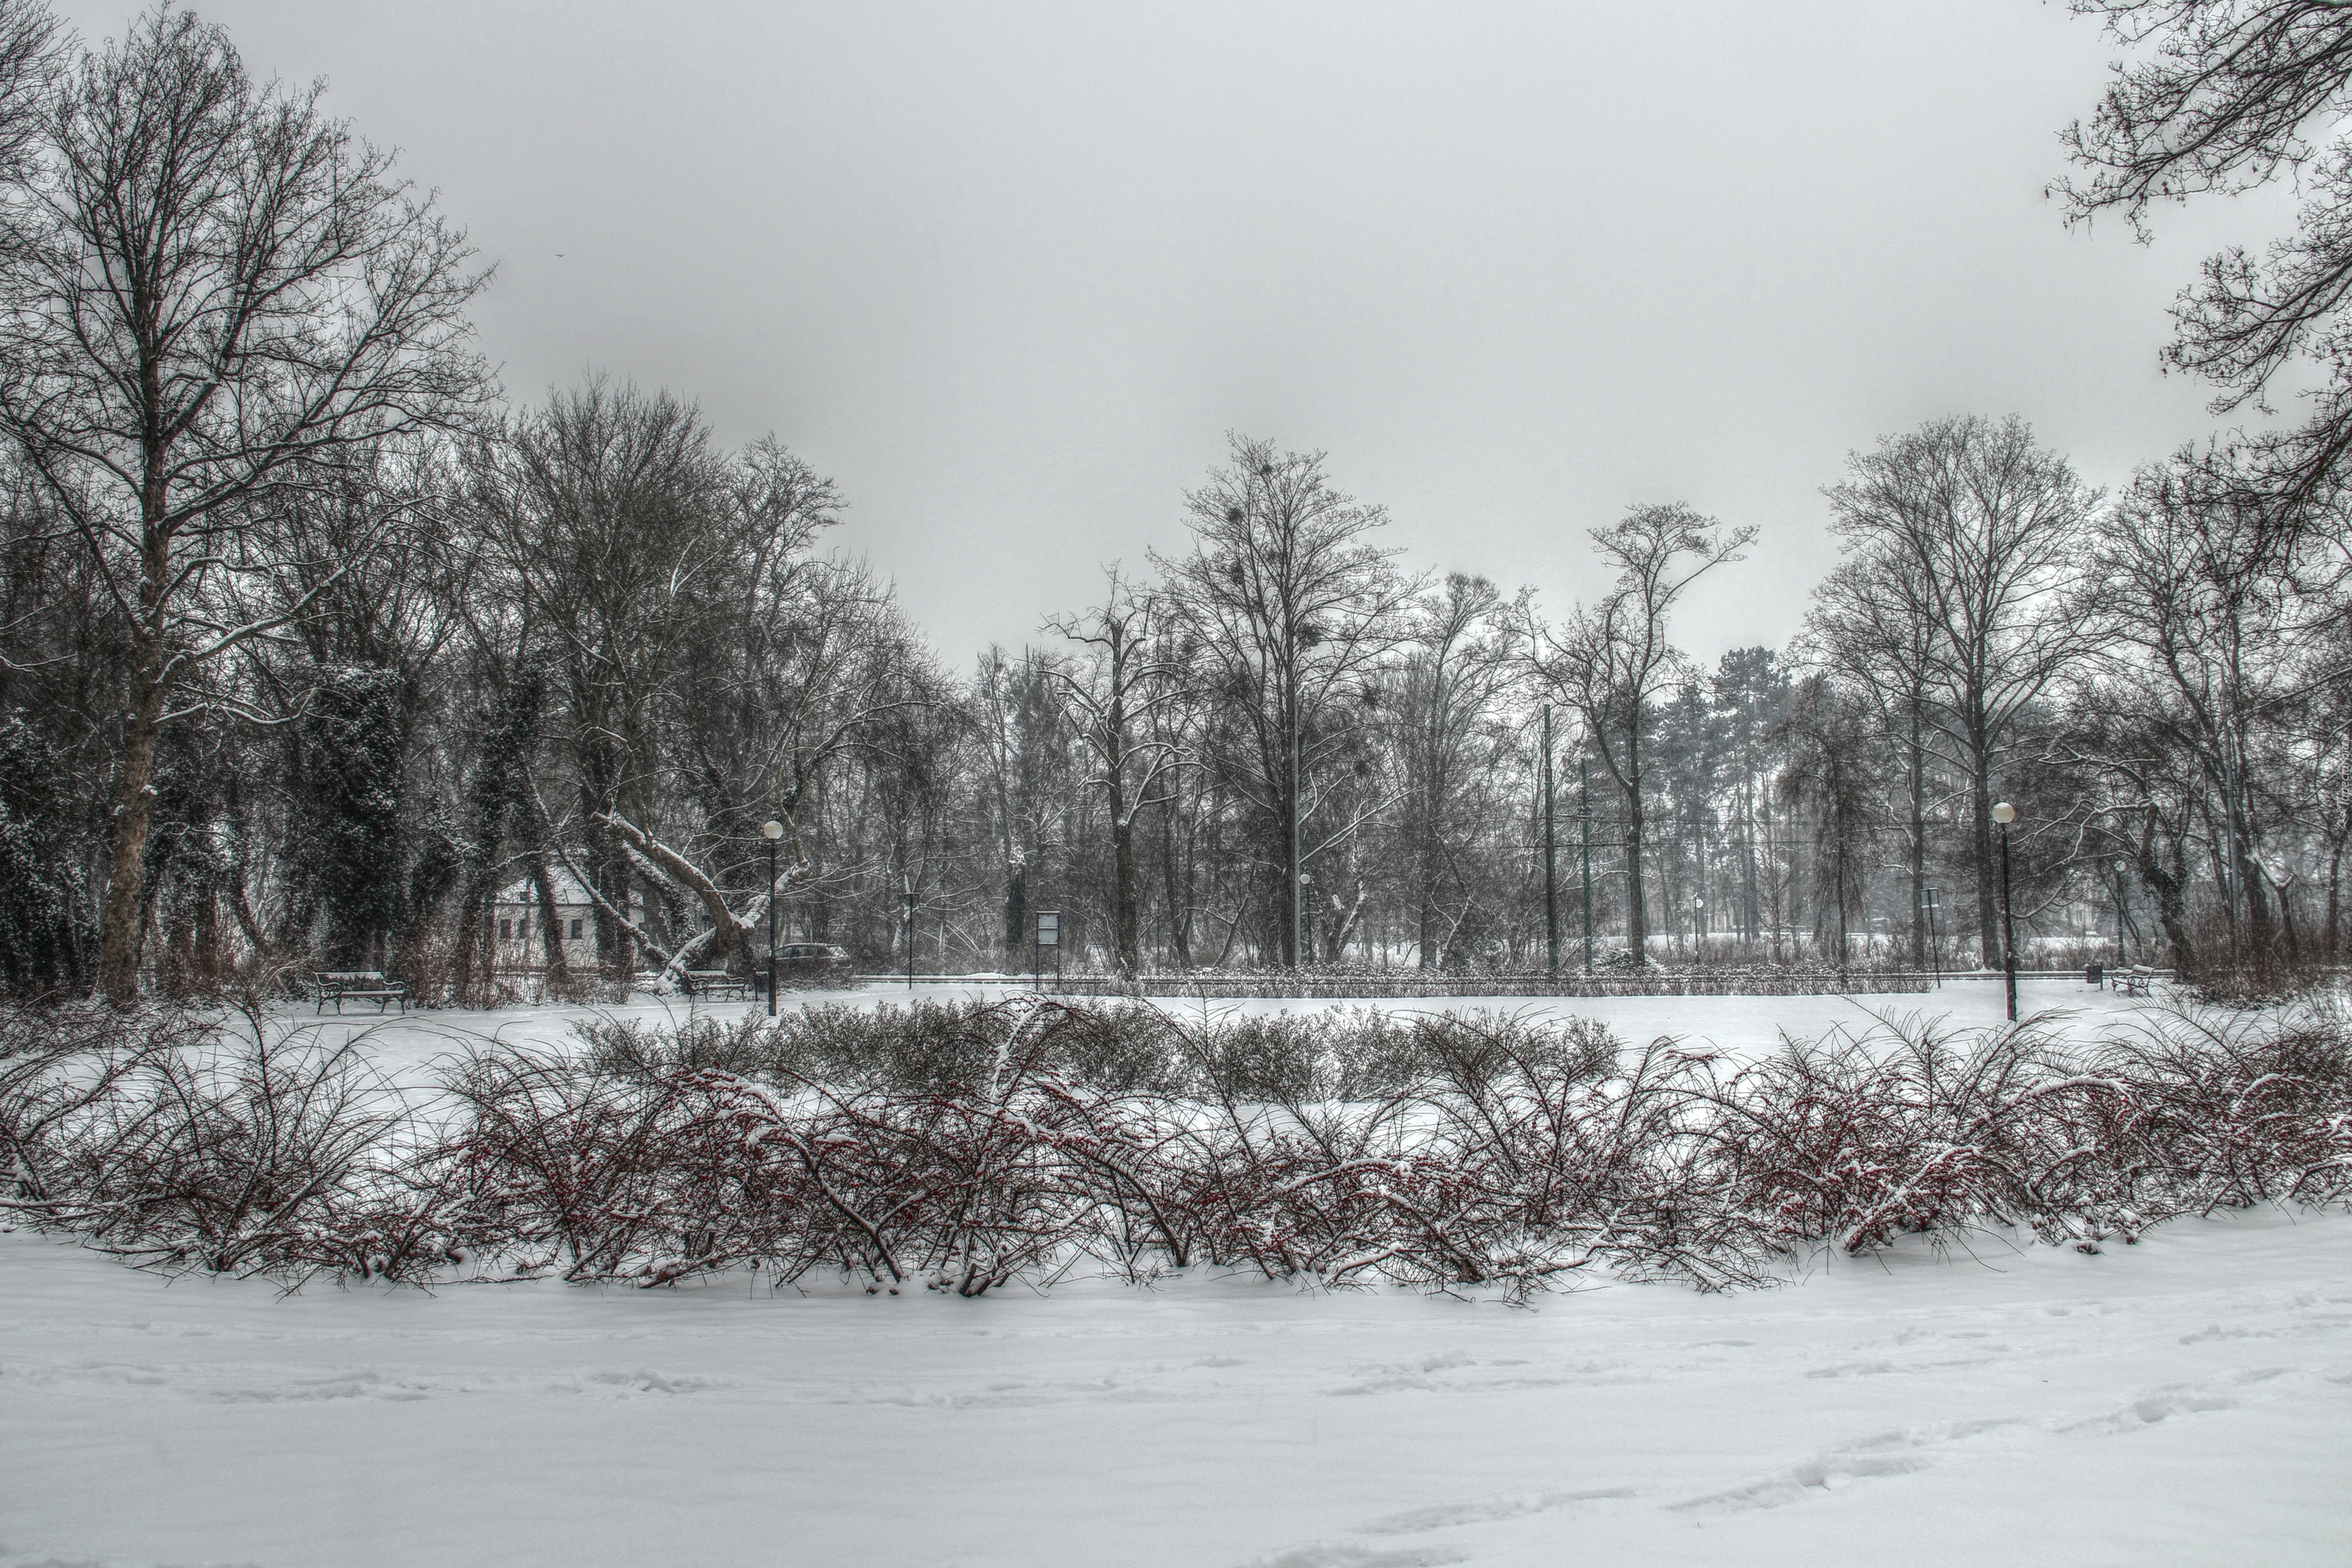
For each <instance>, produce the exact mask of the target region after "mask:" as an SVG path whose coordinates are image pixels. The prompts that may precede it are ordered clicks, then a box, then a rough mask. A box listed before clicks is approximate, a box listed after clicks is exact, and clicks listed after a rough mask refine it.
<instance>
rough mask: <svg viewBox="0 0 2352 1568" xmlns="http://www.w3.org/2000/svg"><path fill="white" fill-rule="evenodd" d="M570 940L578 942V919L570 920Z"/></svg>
mask: <svg viewBox="0 0 2352 1568" xmlns="http://www.w3.org/2000/svg"><path fill="white" fill-rule="evenodd" d="M579 940H580V922H579V921H572V941H574V942H578V941H579Z"/></svg>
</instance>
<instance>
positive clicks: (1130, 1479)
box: [0, 1213, 2352, 1568]
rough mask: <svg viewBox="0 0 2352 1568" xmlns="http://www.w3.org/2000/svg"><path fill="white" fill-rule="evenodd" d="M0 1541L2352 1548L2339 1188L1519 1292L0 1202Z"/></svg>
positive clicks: (1928, 1550)
mask: <svg viewBox="0 0 2352 1568" xmlns="http://www.w3.org/2000/svg"><path fill="white" fill-rule="evenodd" d="M0 1346H5V1349H4V1350H0V1357H5V1361H0V1390H5V1394H0V1451H5V1453H6V1454H7V1455H8V1461H7V1463H6V1465H5V1467H0V1519H5V1525H0V1564H5V1565H6V1568H32V1565H33V1564H37V1563H47V1564H65V1563H74V1564H89V1565H92V1568H96V1565H101V1564H103V1565H108V1568H112V1565H117V1564H131V1563H142V1564H143V1563H256V1564H269V1565H281V1564H283V1565H294V1564H311V1563H344V1564H352V1565H355V1568H364V1565H372V1564H393V1563H402V1564H407V1563H448V1564H471V1563H482V1564H493V1563H496V1564H536V1563H549V1564H554V1563H564V1564H577V1563H620V1562H641V1563H720V1562H746V1561H783V1562H791V1563H866V1564H877V1565H894V1564H902V1563H903V1564H926V1565H946V1564H957V1565H961V1568H983V1565H999V1564H1002V1565H1006V1568H1011V1565H1014V1564H1021V1565H1052V1564H1064V1563H1066V1564H1073V1565H1076V1564H1106V1563H1121V1564H1158V1563H1166V1564H1185V1565H1200V1564H1206V1565H1210V1568H1216V1565H1220V1564H1232V1565H1235V1568H1238V1565H1242V1564H1257V1565H1261V1568H1276V1565H1279V1568H1371V1565H1375V1564H1390V1565H1402V1564H1422V1563H1490V1564H1517V1563H1528V1564H1534V1563H1544V1564H1560V1563H1643V1564H1645V1565H1647V1564H1671V1563H1740V1564H1762V1565H1769V1564H1780V1563H1789V1564H1798V1563H1803V1564H1808V1565H1812V1564H1819V1563H1912V1564H1940V1563H2064V1564H2100V1563H2117V1564H2122V1563H2132V1564H2147V1563H2166V1564H2199V1563H2216V1564H2219V1563H2247V1562H2261V1563H2265V1564H2269V1565H2286V1564H2298V1563H2330V1564H2334V1563H2344V1562H2347V1561H2352V1507H2347V1502H2352V1486H2348V1485H2347V1482H2352V1218H2347V1217H2345V1216H2336V1215H2326V1216H2316V1217H2315V1216H2302V1217H2299V1218H2297V1217H2292V1216H2288V1215H2280V1214H2275V1213H2256V1214H2248V1215H2233V1216H2230V1217H2226V1218H2221V1219H2216V1220H2209V1221H2196V1222H2189V1223H2182V1224H2177V1225H2173V1226H2166V1227H2163V1228H2161V1229H2159V1230H2158V1232H2157V1233H2156V1234H2154V1235H2153V1236H2151V1237H2149V1238H2148V1239H2147V1241H2146V1242H2144V1243H2142V1244H2141V1245H2140V1246H2139V1247H2134V1248H2129V1249H2121V1248H2118V1249H2115V1250H2112V1251H2110V1252H2109V1253H2107V1254H2105V1255H2103V1256H2100V1257H2095V1258H2092V1257H2084V1256H2080V1255H2077V1254H2074V1253H2072V1252H2065V1251H2058V1250H2053V1249H2050V1248H2046V1247H2029V1248H2025V1249H2022V1250H2016V1249H2012V1248H2011V1247H2008V1246H2007V1245H2005V1244H2004V1243H2002V1242H2000V1241H1998V1240H1986V1241H1983V1242H1982V1243H1980V1245H1979V1246H1978V1247H1977V1248H1976V1256H1975V1257H1973V1258H1971V1257H1969V1256H1967V1255H1964V1254H1959V1253H1955V1254H1953V1255H1952V1256H1951V1257H1949V1258H1944V1259H1938V1258H1937V1257H1935V1256H1934V1255H1933V1254H1932V1253H1931V1252H1930V1251H1929V1250H1928V1249H1927V1248H1926V1247H1916V1246H1915V1247H1905V1248H1901V1249H1898V1250H1897V1251H1895V1253H1894V1254H1892V1255H1891V1256H1888V1257H1885V1258H1883V1259H1876V1258H1874V1259H1870V1260H1865V1261H1862V1262H1854V1261H1850V1260H1836V1261H1824V1262H1818V1263H1816V1264H1815V1265H1814V1266H1812V1267H1811V1268H1809V1269H1808V1270H1806V1271H1805V1272H1804V1273H1803V1274H1802V1275H1801V1277H1800V1278H1797V1279H1794V1280H1793V1281H1792V1282H1791V1283H1790V1284H1788V1285H1787V1286H1785V1287H1784V1288H1781V1289H1773V1290H1768V1291H1763V1292H1759V1293H1750V1294H1745V1295H1738V1296H1714V1297H1707V1296H1700V1295H1696V1294H1694V1293H1691V1292H1688V1291H1685V1290H1680V1289H1675V1288H1672V1287H1665V1286H1618V1287H1614V1288H1605V1289H1593V1290H1590V1291H1585V1292H1581V1293H1578V1294H1574V1295H1568V1296H1561V1297H1556V1298H1552V1299H1549V1300H1546V1301H1544V1302H1543V1303H1541V1304H1540V1305H1539V1306H1538V1307H1537V1308H1536V1309H1534V1310H1513V1309H1510V1308H1507V1307H1504V1306H1501V1305H1498V1304H1496V1303H1493V1302H1486V1301H1462V1300H1449V1299H1443V1298H1424V1297H1416V1296H1411V1295H1404V1294H1400V1293H1392V1292H1385V1291H1375V1292H1365V1293H1339V1294H1325V1293H1318V1292H1314V1291H1302V1290H1298V1289H1292V1288H1289V1287H1285V1286H1272V1285H1267V1284H1264V1283H1260V1282H1255V1281H1248V1280H1244V1279H1231V1278H1226V1279H1188V1280H1180V1281H1174V1282H1171V1283H1169V1284H1167V1285H1164V1286H1162V1287H1161V1288H1160V1289H1152V1290H1144V1289H1131V1288H1125V1287H1118V1286H1113V1285H1109V1284H1104V1283H1096V1282H1077V1283H1073V1284H1069V1285H1066V1286H1064V1287H1063V1288H1061V1289H1056V1290H1055V1291H1054V1292H1053V1293H1052V1294H1051V1295H1049V1296H1043V1297H1039V1296H1021V1295H1014V1296H1002V1297H1000V1296H990V1297H987V1298H983V1299H982V1300H978V1301H971V1300H956V1299H951V1298H945V1297H939V1296H929V1295H909V1296H902V1297H896V1298H893V1297H887V1296H874V1297H869V1296H866V1295H864V1294H858V1293H834V1294H815V1295H811V1296H805V1297H803V1296H801V1295H799V1294H797V1293H794V1292H789V1291H788V1292H784V1293H782V1294H772V1293H770V1292H769V1291H768V1290H766V1289H764V1288H757V1287H754V1286H752V1285H751V1283H750V1282H749V1280H747V1279H744V1278H741V1277H737V1278H734V1279H728V1280H725V1281H721V1282H719V1283H716V1284H713V1285H710V1286H708V1287H705V1288H700V1289H679V1290H667V1291H634V1290H625V1289H609V1290H608V1289H581V1288H571V1287H565V1286H562V1285H560V1284H555V1283H550V1282H540V1283H533V1284H529V1285H523V1286H503V1287H471V1288H455V1289H446V1290H445V1291H443V1292H441V1293H439V1294H434V1295H428V1294H425V1293H423V1292H418V1291H409V1290H397V1289H352V1290H338V1289H331V1288H323V1289H322V1288H313V1289H309V1290H306V1291H303V1292H301V1293H299V1294H297V1295H294V1296H291V1297H286V1296H281V1295H279V1294H278V1292H277V1291H276V1290H275V1289H272V1288H270V1287H268V1286H266V1285H263V1284H260V1283H257V1282H238V1281H231V1280H216V1279H182V1280H179V1281H177V1282H173V1283H168V1284H167V1283H166V1282H165V1281H163V1280H161V1279H156V1278H154V1277H152V1276H148V1275H144V1274H140V1273H137V1272H134V1271H132V1270H130V1269H126V1268H121V1267H119V1266H118V1265H115V1264H113V1263H111V1262H110V1261H108V1260H107V1259H105V1258H100V1257H98V1256H96V1255H94V1254H91V1253H89V1252H86V1251H82V1250H79V1249H78V1248H76V1247H72V1246H70V1245H68V1244H66V1243H62V1242H58V1241H54V1240H48V1239H44V1238H39V1237H33V1236H30V1235H27V1234H22V1233H19V1234H16V1235H10V1236H5V1237H0Z"/></svg>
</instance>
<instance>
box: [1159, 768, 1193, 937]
mask: <svg viewBox="0 0 2352 1568" xmlns="http://www.w3.org/2000/svg"><path fill="white" fill-rule="evenodd" d="M1160 881H1161V883H1162V885H1163V886H1164V887H1165V889H1166V890H1167V898H1168V948H1169V958H1170V961H1171V963H1174V964H1175V965H1176V967H1177V968H1179V969H1190V968H1192V900H1189V899H1185V898H1182V897H1181V896H1180V889H1181V888H1182V885H1183V882H1182V878H1181V874H1180V871H1179V868H1178V864H1177V855H1176V795H1175V791H1174V787H1173V786H1172V785H1171V787H1170V791H1169V794H1168V796H1167V798H1166V799H1164V800H1162V801H1161V802H1160Z"/></svg>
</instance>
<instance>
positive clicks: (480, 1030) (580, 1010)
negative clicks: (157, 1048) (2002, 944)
mask: <svg viewBox="0 0 2352 1568" xmlns="http://www.w3.org/2000/svg"><path fill="white" fill-rule="evenodd" d="M1026 990H1027V987H1026V986H1015V985H945V984H924V985H922V986H920V987H919V988H918V989H915V990H912V991H910V990H908V988H907V987H905V986H903V985H887V984H877V985H873V986H869V987H866V988H862V989H859V990H855V991H811V992H798V993H793V994H791V995H789V996H787V997H785V998H784V1005H785V1006H787V1007H793V1006H822V1005H832V1004H845V1005H851V1006H861V1007H874V1006H881V1005H892V1006H903V1005H906V1004H907V1002H908V1000H909V999H912V1000H916V1001H943V1000H948V999H950V998H967V997H971V998H982V999H992V998H995V997H1001V996H1008V995H1014V994H1020V993H1023V992H1025V991H1026ZM1074 1000H1079V1001H1084V1000H1086V998H1075V999H1074ZM2158 1001H2159V1002H2160V1001H2161V998H2160V997H2159V998H2158ZM1158 1002H1159V1005H1160V1006H1163V1007H1166V1008H1168V1009H1169V1010H1170V1011H1171V1012H1173V1013H1175V1014H1177V1015H1178V1016H1184V1017H1198V1016H1202V1009H1203V1007H1204V1006H1205V1008H1206V1009H1207V1013H1208V1016H1213V1017H1223V1016H1232V1015H1235V1014H1242V1013H1280V1012H1318V1011H1320V1010H1322V1009H1324V1008H1326V1007H1335V1006H1371V1007H1383V1008H1386V1009H1388V1010H1389V1011H1391V1012H1393V1013H1432V1012H1447V1011H1467V1010H1469V1009H1472V1008H1477V1007H1493V1008H1498V1009H1501V1010H1502V1011H1505V1012H1509V1013H1521V1014H1525V1015H1527V1016H1531V1017H1532V1016H1587V1017H1603V1018H1606V1019H1608V1020H1609V1024H1610V1026H1611V1027H1612V1028H1613V1029H1614V1030H1615V1031H1616V1032H1617V1034H1618V1035H1619V1036H1620V1037H1622V1038H1623V1039H1624V1040H1625V1041H1626V1042H1627V1043H1628V1044H1634V1045H1639V1044H1643V1043H1646V1042H1647V1041H1649V1040H1650V1039H1652V1038H1654V1037H1657V1036H1659V1035H1672V1036H1675V1037H1677V1038H1679V1039H1681V1040H1683V1041H1684V1042H1685V1043H1686V1044H1688V1045H1691V1046H1694V1047H1697V1046H1711V1047H1714V1048H1716V1049H1717V1050H1720V1051H1723V1052H1725V1053H1727V1055H1730V1056H1732V1057H1735V1058H1748V1057H1751V1056H1755V1055H1757V1054H1759V1053H1761V1052H1764V1051H1767V1050H1769V1049H1770V1048H1771V1047H1773V1046H1774V1045H1776V1044H1778V1043H1779V1041H1780V1034H1781V1032H1782V1031H1786V1032H1787V1033H1789V1034H1790V1035H1793V1036H1796V1037H1800V1038H1802V1037H1810V1036H1817V1035H1822V1034H1826V1033H1827V1032H1828V1031H1830V1030H1832V1029H1834V1028H1844V1029H1849V1030H1856V1031H1859V1030H1862V1029H1865V1028H1867V1027H1869V1026H1870V1025H1871V1022H1872V1020H1873V1019H1874V1017H1878V1016H1885V1017H1888V1018H1905V1017H1909V1016H1920V1017H1925V1018H1930V1019H1935V1018H1941V1019H1945V1020H1948V1023H1949V1024H1950V1025H1951V1026H1954V1027H1958V1028H1981V1027H1986V1026H1992V1025H1997V1024H1999V1023H2000V1022H2001V1012H2002V996H2001V985H2000V981H1999V980H1998V979H1990V980H1984V979H1967V980H1953V981H1948V982H1947V983H1946V984H1945V985H1944V988H1943V989H1942V990H1940V991H1931V992H1923V993H1919V994H1900V995H1891V996H1888V995H1873V996H1558V997H1537V998H1529V997H1525V996H1458V997H1423V998H1410V997H1407V998H1397V997H1384V998H1381V999H1380V1000H1377V1001H1371V1002H1360V1003H1349V1002H1330V1001H1323V1000H1320V999H1317V1000H1309V1001H1300V1000H1297V999H1265V998H1259V999H1254V1000H1243V1001H1234V1000H1217V1001H1212V1002H1209V1003H1206V1004H1203V1003H1202V1002H1201V1001H1199V1000H1197V999H1188V998H1182V997H1163V998H1160V999H1158ZM2149 1005H2150V1003H2149V1002H2147V1000H2146V999H2144V998H2141V999H2127V998H2125V997H2121V996H2118V995H2116V994H2115V993H2113V992H2110V991H2102V990H2094V989H2093V988H2091V987H2090V986H2087V985H2084V984H2083V983H2082V981H2081V980H2080V979H2079V978H2074V977H2057V976H2049V977H2033V978H2029V979H2021V980H2020V981H2019V982H2018V1010H2019V1012H2020V1013H2021V1014H2027V1013H2032V1012H2036V1011H2050V1012H2053V1013H2054V1014H2057V1015H2059V1016H2060V1020H2059V1021H2060V1023H2061V1025H2062V1026H2063V1029H2064V1030H2065V1031H2066V1032H2068V1033H2072V1034H2080V1035H2089V1034H2093V1033H2095V1032H2096V1031H2097V1030H2099V1029H2101V1028H2103V1027H2105V1026H2110V1025H2113V1024H2116V1023H2119V1022H2128V1021H2129V1020H2130V1019H2133V1018H2135V1017H2137V1016H2140V1015H2141V1014H2143V1013H2145V1012H2146V1011H2147V1008H2148V1007H2149ZM763 1008H764V1004H762V1003H760V1002H751V1003H743V1002H719V1003H710V1004H693V1003H689V1002H688V1001H687V1000H686V999H684V998H682V997H681V998H667V999H664V998H657V997H654V996H651V995H647V994H639V995H637V996H636V997H635V998H634V999H633V1000H632V1001H631V1002H630V1003H629V1004H628V1005H625V1006H604V1007H594V1008H591V1007H509V1008H505V1009H502V1010H499V1011H495V1012H471V1011H467V1010H463V1009H457V1008H446V1009H439V1010H436V1011H432V1012H424V1011H418V1012H414V1013H411V1014H409V1015H408V1016H406V1017H402V1016H399V1015H397V1014H394V1015H393V1016H388V1017H383V1018H379V1017H377V1016H375V1014H374V1012H373V1009H372V1008H367V1007H364V1006H362V1008H360V1009H357V1010H355V1011H353V1012H351V1013H347V1014H344V1015H343V1016H341V1017H340V1018H339V1017H337V1016H335V1015H334V1014H332V1013H330V1014H328V1015H327V1016H325V1017H324V1018H323V1019H320V1018H317V1017H316V1016H315V1015H314V1013H313V1011H312V1009H311V1008H310V1007H307V1006H298V1007H293V1008H289V1010H288V1011H287V1013H286V1014H285V1016H286V1017H287V1018H288V1020H289V1021H290V1022H315V1023H318V1024H319V1025H320V1026H321V1027H322V1029H325V1030H328V1031H330V1034H329V1037H330V1038H335V1037H343V1036H352V1037H359V1038H361V1039H362V1041H363V1043H364V1048H365V1049H366V1050H367V1052H368V1053H369V1055H370V1056H371V1057H373V1058H374V1059H375V1060H376V1061H377V1062H378V1063H380V1064H381V1065H383V1067H384V1068H386V1069H388V1070H390V1071H392V1072H393V1073H394V1075H395V1076H398V1077H402V1078H415V1079H423V1078H425V1077H427V1076H429V1075H428V1074H427V1073H426V1072H425V1069H426V1068H429V1067H430V1065H431V1063H432V1062H433V1061H434V1060H435V1059H436V1058H441V1057H446V1056H447V1055H449V1054H451V1053H453V1052H456V1051H460V1050H463V1049H464V1048H465V1047H467V1046H468V1045H471V1044H478V1043H479V1042H480V1041H482V1040H485V1039H490V1038H496V1039H501V1040H505V1041H508V1042H509V1043H514V1044H522V1043H537V1044H541V1045H557V1046H568V1045H569V1044H571V1043H572V1027H573V1026H574V1025H575V1024H577V1023H579V1022H581V1021H582V1020H583V1019H587V1018H590V1017H596V1016H602V1017H609V1018H623V1019H633V1020H636V1021H638V1022H642V1023H653V1024H659V1023H663V1022H674V1021H680V1020H683V1019H685V1018H687V1017H688V1016H704V1017H714V1018H722V1019H727V1020H730V1021H731V1020H734V1019H737V1018H740V1017H743V1016H746V1015H747V1014H751V1013H756V1012H760V1011H761V1010H763Z"/></svg>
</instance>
